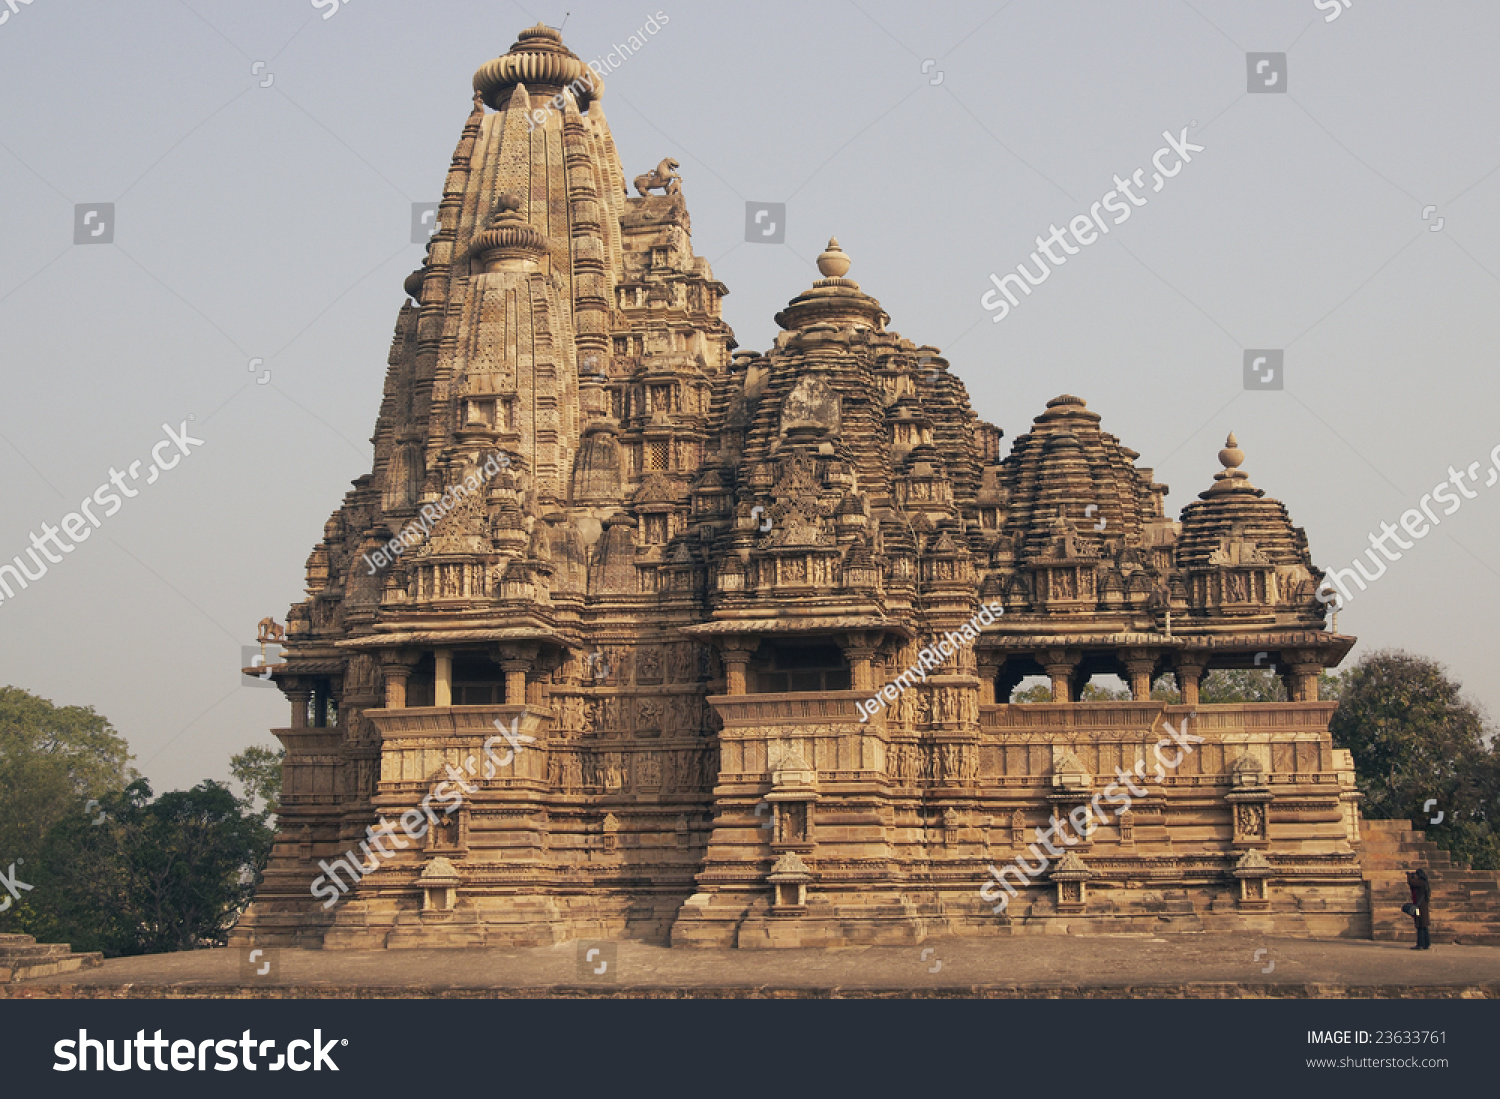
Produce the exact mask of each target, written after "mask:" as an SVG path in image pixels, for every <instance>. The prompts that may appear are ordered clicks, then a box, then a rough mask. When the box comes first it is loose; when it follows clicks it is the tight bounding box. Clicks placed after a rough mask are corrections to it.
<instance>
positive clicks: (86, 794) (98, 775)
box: [0, 687, 136, 868]
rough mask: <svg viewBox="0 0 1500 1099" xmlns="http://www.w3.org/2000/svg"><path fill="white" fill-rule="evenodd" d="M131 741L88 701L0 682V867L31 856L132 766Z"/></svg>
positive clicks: (117, 785) (127, 776)
mask: <svg viewBox="0 0 1500 1099" xmlns="http://www.w3.org/2000/svg"><path fill="white" fill-rule="evenodd" d="M130 759H131V756H130V750H129V745H127V744H126V743H125V739H124V737H122V736H120V734H119V733H117V732H115V730H114V728H113V727H112V726H111V725H110V723H109V722H108V721H107V720H106V719H105V718H104V717H102V716H101V715H99V714H97V713H95V712H94V711H93V709H92V708H90V707H88V706H54V705H53V704H52V703H51V702H48V701H47V700H46V699H45V698H38V697H37V696H36V695H34V694H31V693H29V692H27V691H23V690H21V689H20V688H19V687H4V688H0V868H3V866H4V865H8V864H9V863H11V862H14V861H17V860H20V859H26V860H28V861H27V863H26V864H25V865H29V864H30V860H33V859H35V858H36V856H37V854H38V853H39V851H40V850H41V845H42V841H43V839H44V837H45V836H46V834H47V831H48V830H49V829H50V828H52V827H53V826H54V825H55V824H57V823H58V822H60V821H62V820H64V819H67V818H69V817H79V818H82V817H83V814H84V807H85V806H86V805H87V803H88V801H89V799H91V798H102V797H104V796H105V795H106V794H108V793H109V792H110V791H112V790H119V789H121V788H122V787H124V786H125V785H126V784H127V783H129V782H130V781H131V779H133V778H135V777H136V776H135V771H134V770H133V769H132V768H131V767H130Z"/></svg>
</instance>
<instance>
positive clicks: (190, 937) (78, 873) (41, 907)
mask: <svg viewBox="0 0 1500 1099" xmlns="http://www.w3.org/2000/svg"><path fill="white" fill-rule="evenodd" d="M103 809H104V811H105V813H106V816H105V818H104V819H103V820H102V821H100V822H99V823H98V824H95V823H94V821H93V820H91V819H88V818H84V817H82V816H79V817H69V818H67V819H65V820H63V821H61V822H59V823H58V824H56V825H54V826H53V827H52V829H51V830H49V831H48V833H47V837H46V841H45V842H44V844H43V846H42V851H41V854H40V856H39V858H38V859H37V862H36V867H35V869H34V870H32V871H31V876H30V877H29V879H28V880H29V881H30V882H31V884H32V885H33V887H34V889H33V891H32V892H30V893H28V894H26V896H25V901H24V904H23V906H22V913H21V920H20V922H21V923H22V925H23V930H25V931H27V932H29V933H31V934H34V935H36V936H37V938H38V939H40V940H42V941H64V942H70V943H72V944H73V946H74V948H75V949H79V950H102V951H104V952H105V953H107V954H110V955H119V954H147V953H159V952H163V951H171V950H191V949H194V948H196V947H201V946H219V945H223V943H224V942H225V937H226V934H227V932H228V930H229V928H230V927H231V926H232V925H233V923H234V921H235V919H236V918H237V917H238V915H239V913H240V912H241V911H242V910H243V909H244V907H245V905H246V904H248V903H249V901H250V897H251V895H252V893H253V891H254V887H255V874H254V873H253V871H254V869H255V868H257V867H258V866H259V864H261V863H262V862H263V861H264V859H265V855H266V853H267V852H268V851H269V849H270V843H271V838H272V837H271V832H270V830H269V829H268V828H267V827H266V826H265V824H264V823H263V822H262V821H261V820H260V819H259V817H258V816H257V815H255V814H253V813H248V812H246V810H245V807H244V806H243V804H242V803H241V802H240V801H239V800H238V799H237V798H236V797H235V796H234V793H233V791H231V790H230V789H229V788H228V787H227V786H224V785H222V784H220V783H217V782H212V781H206V782H201V783H199V784H198V785H197V786H195V787H193V788H192V789H191V790H174V791H172V792H170V793H166V794H162V795H161V796H160V797H158V798H154V799H153V797H152V793H151V787H150V785H149V784H148V783H147V782H146V780H145V779H137V780H136V781H135V782H132V783H131V784H130V785H129V786H128V787H126V788H125V789H124V790H122V791H119V792H117V793H115V794H111V795H108V796H106V797H105V799H104V800H103ZM28 866H30V864H28Z"/></svg>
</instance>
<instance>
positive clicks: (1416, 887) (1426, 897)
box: [1406, 867, 1432, 950]
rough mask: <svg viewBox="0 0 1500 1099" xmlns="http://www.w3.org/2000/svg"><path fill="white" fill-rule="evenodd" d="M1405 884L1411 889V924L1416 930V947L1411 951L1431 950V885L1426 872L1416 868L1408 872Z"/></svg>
mask: <svg viewBox="0 0 1500 1099" xmlns="http://www.w3.org/2000/svg"><path fill="white" fill-rule="evenodd" d="M1406 884H1407V886H1409V887H1410V889H1411V904H1410V905H1409V906H1408V907H1410V908H1411V910H1412V912H1411V918H1412V923H1414V924H1415V925H1416V928H1417V945H1416V946H1414V947H1412V949H1413V950H1431V949H1432V937H1431V935H1432V930H1431V929H1432V883H1431V882H1430V881H1429V880H1428V878H1427V871H1426V870H1424V869H1422V868H1421V867H1418V868H1417V869H1416V870H1413V871H1408V872H1407V875H1406Z"/></svg>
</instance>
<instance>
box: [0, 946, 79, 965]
mask: <svg viewBox="0 0 1500 1099" xmlns="http://www.w3.org/2000/svg"><path fill="white" fill-rule="evenodd" d="M71 953H72V951H71V950H70V949H69V948H68V944H67V943H30V944H28V945H24V946H20V945H17V946H0V965H13V964H16V963H19V962H22V961H31V960H33V959H36V958H65V957H67V956H68V955H69V954H71Z"/></svg>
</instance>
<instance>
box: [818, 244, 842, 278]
mask: <svg viewBox="0 0 1500 1099" xmlns="http://www.w3.org/2000/svg"><path fill="white" fill-rule="evenodd" d="M848 271H849V257H848V255H846V254H845V252H844V250H843V249H842V248H840V247H839V238H838V237H829V238H828V247H827V248H826V249H824V250H823V251H822V252H819V253H818V273H819V274H820V275H822V276H823V277H824V278H825V279H841V278H843V277H844V275H845V274H847V273H848Z"/></svg>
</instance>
